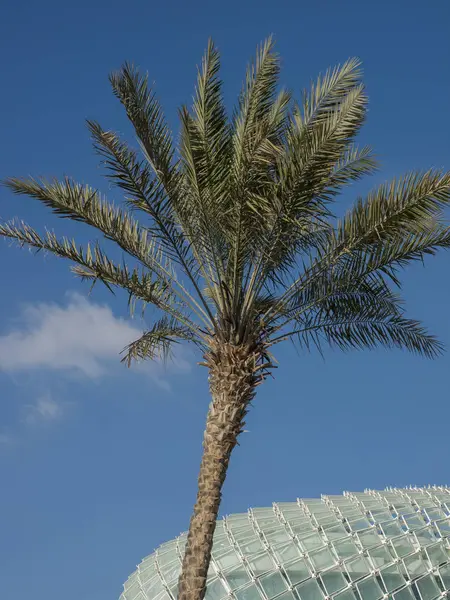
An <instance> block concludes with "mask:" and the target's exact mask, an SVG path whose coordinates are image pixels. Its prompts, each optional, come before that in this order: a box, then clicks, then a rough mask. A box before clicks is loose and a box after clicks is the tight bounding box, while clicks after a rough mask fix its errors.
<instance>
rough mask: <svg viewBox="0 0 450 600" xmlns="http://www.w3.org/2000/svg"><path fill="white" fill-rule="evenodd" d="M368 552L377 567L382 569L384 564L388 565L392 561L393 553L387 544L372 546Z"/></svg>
mask: <svg viewBox="0 0 450 600" xmlns="http://www.w3.org/2000/svg"><path fill="white" fill-rule="evenodd" d="M367 554H368V556H369V558H370V560H371V562H372V564H373V566H374V567H375V569H380V568H381V567H383V566H384V565H388V564H389V563H391V562H392V555H391V553H390V552H389V550H388V549H387V548H386V546H379V547H378V548H372V549H371V550H368V551H367Z"/></svg>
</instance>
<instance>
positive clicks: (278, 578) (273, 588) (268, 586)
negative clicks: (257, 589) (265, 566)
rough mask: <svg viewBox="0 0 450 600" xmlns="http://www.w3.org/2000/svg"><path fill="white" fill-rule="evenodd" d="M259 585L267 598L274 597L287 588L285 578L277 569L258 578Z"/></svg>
mask: <svg viewBox="0 0 450 600" xmlns="http://www.w3.org/2000/svg"><path fill="white" fill-rule="evenodd" d="M259 585H260V586H261V587H262V589H263V590H264V593H265V594H266V596H267V597H268V598H274V597H275V596H278V594H281V592H284V591H285V590H287V589H288V586H287V583H286V580H285V579H284V577H283V576H282V575H281V573H280V572H279V571H275V573H271V574H270V575H263V576H262V577H260V578H259Z"/></svg>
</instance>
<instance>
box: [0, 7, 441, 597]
mask: <svg viewBox="0 0 450 600" xmlns="http://www.w3.org/2000/svg"><path fill="white" fill-rule="evenodd" d="M449 19H450V5H449V3H448V2H446V1H445V0H440V1H439V0H430V1H428V2H426V3H423V2H414V1H413V2H411V1H406V0H396V1H395V2H388V1H387V0H386V1H385V0H381V1H378V2H370V3H369V2H356V1H353V0H350V1H349V0H343V1H341V2H335V1H330V0H323V1H322V2H320V3H319V2H318V3H313V2H309V3H305V2H293V1H292V0H291V1H285V0H279V1H278V2H276V3H273V2H269V1H267V0H260V2H250V1H249V0H240V1H239V2H237V1H236V0H229V1H228V2H227V3H224V4H222V5H219V4H217V3H212V2H206V1H199V0H193V1H191V2H181V1H180V0H172V1H171V2H167V3H164V6H163V3H162V2H153V3H152V2H138V1H136V0H131V1H130V2H128V3H127V4H125V3H123V2H117V1H116V0H112V1H110V2H103V1H97V2H86V1H85V0H80V1H79V2H76V3H61V2H56V1H54V0H42V1H41V2H30V1H22V2H12V1H11V0H9V1H6V3H5V4H4V6H3V10H2V20H1V23H0V44H1V46H2V48H1V56H2V82H3V85H2V93H1V94H0V114H1V117H0V119H1V121H2V123H1V131H2V160H1V165H0V177H2V178H3V177H5V176H10V175H28V174H33V175H41V174H42V175H58V176H62V175H64V174H68V175H71V176H73V177H75V178H76V179H79V180H82V181H86V182H90V183H91V184H92V185H94V186H101V185H103V186H104V187H103V189H104V190H105V191H108V188H107V185H105V184H104V183H103V182H102V179H101V172H100V170H99V168H98V162H97V158H96V157H95V156H94V154H93V151H92V150H91V148H90V144H89V136H88V133H87V130H86V128H85V126H84V120H85V119H86V118H94V119H98V120H99V121H100V123H101V124H102V125H103V126H104V127H106V128H113V129H117V130H119V131H121V132H122V131H123V132H125V133H129V130H128V129H127V127H128V126H127V123H126V120H125V118H124V115H123V114H122V111H121V108H120V106H119V105H118V103H117V101H116V100H115V99H114V98H113V96H112V94H111V92H110V89H109V84H108V80H107V75H108V73H109V72H110V71H111V70H113V69H115V68H117V67H119V66H120V65H121V63H122V62H123V61H124V60H132V61H134V62H135V63H137V64H139V65H140V66H141V67H142V68H144V69H148V70H149V72H150V77H151V79H154V80H155V81H156V82H157V90H158V93H159V96H160V98H161V100H162V102H163V104H164V106H165V108H166V112H167V115H168V118H169V120H170V122H171V123H173V124H174V127H175V126H176V125H175V123H176V121H175V119H176V108H177V106H178V105H179V104H180V103H182V102H188V101H189V100H190V98H191V93H192V89H193V82H194V78H195V65H196V64H198V62H199V61H200V59H201V55H202V52H203V49H204V47H205V45H206V42H207V38H208V36H210V35H212V36H213V37H214V38H215V40H216V42H217V44H218V46H219V48H220V49H221V51H222V55H223V77H224V79H225V81H226V88H225V90H226V98H227V102H228V103H229V104H230V105H231V104H232V102H233V99H234V97H235V95H236V94H237V92H238V90H239V87H240V84H241V81H242V77H243V73H244V69H245V64H246V61H247V60H248V59H249V58H250V57H251V56H252V54H253V52H254V48H255V46H256V44H257V43H258V42H259V41H261V40H262V39H263V38H264V37H265V36H266V35H267V34H269V33H271V32H272V33H274V34H275V36H276V39H277V41H278V49H279V51H280V53H281V54H282V56H283V75H282V79H283V83H285V84H286V85H287V86H288V87H291V88H292V89H293V90H295V91H297V92H299V91H300V90H301V88H302V87H303V86H305V85H307V84H308V82H309V81H310V79H311V78H313V77H315V76H316V75H317V73H318V72H319V71H321V70H322V71H323V70H324V69H326V68H327V67H328V66H330V65H334V64H336V63H338V62H342V61H344V60H345V59H347V58H348V57H349V56H354V55H356V56H359V57H360V58H361V59H362V60H363V62H364V68H365V73H366V76H365V80H366V82H367V86H368V92H369V95H370V113H369V119H368V122H367V125H366V126H365V128H364V130H363V133H362V136H361V139H362V141H363V142H365V143H370V144H372V145H373V146H374V148H375V150H376V151H377V154H378V155H379V158H380V160H381V163H382V170H381V172H380V174H378V175H376V176H375V177H372V178H371V179H369V180H366V181H365V182H364V184H363V185H362V186H360V188H361V189H358V192H359V191H365V190H367V189H369V188H370V187H371V186H373V185H374V184H376V183H377V182H378V181H382V180H384V179H386V178H389V177H391V176H394V175H398V174H400V173H402V172H405V171H407V170H409V169H414V168H428V167H433V166H434V167H446V168H450V148H449V139H450V118H449V114H448V108H449V105H450V103H449V100H450V81H449V78H448V72H449V66H450V60H449V59H450V50H449V46H448V31H447V30H448V22H449ZM355 194H356V191H355V190H352V189H350V190H348V191H347V193H346V195H345V196H344V197H343V198H342V200H341V202H342V204H341V206H346V205H348V203H350V202H351V201H352V200H353V198H354V196H355ZM114 198H115V199H116V200H117V199H118V196H117V194H116V193H115V194H114ZM15 216H18V217H21V218H25V219H26V220H27V221H28V222H30V223H31V224H32V225H34V226H35V227H37V228H41V229H42V228H43V227H44V225H48V226H50V227H53V226H54V227H55V228H56V229H57V231H59V232H61V233H67V234H69V235H71V234H73V233H74V232H79V234H78V238H79V239H80V240H81V241H84V240H87V239H90V238H91V237H93V234H92V232H90V231H88V230H85V229H83V228H79V227H78V226H77V225H74V224H71V223H69V222H66V221H57V220H56V219H55V218H54V217H53V216H52V215H49V214H48V213H47V212H46V211H45V210H44V209H42V208H41V207H40V206H36V205H35V204H34V203H33V202H32V201H29V200H27V199H22V198H13V197H12V196H11V195H10V194H9V193H8V192H7V191H6V190H3V191H1V192H0V218H2V219H9V218H12V217H15ZM449 266H450V257H449V256H448V255H447V256H445V255H441V256H439V257H438V258H437V259H434V260H433V261H429V262H427V265H426V269H423V268H422V267H419V266H416V267H414V268H411V269H408V271H407V272H406V273H405V277H404V281H405V295H406V297H407V300H408V306H409V313H410V315H412V316H415V317H418V318H422V319H424V320H425V321H426V323H427V325H428V326H429V327H430V329H432V330H433V331H434V332H436V333H438V334H439V336H440V338H441V339H442V340H443V341H444V342H445V343H446V344H447V346H450V322H449V316H448V297H449V293H450V282H449V277H448V273H449ZM68 267H69V265H68V264H66V263H64V262H62V261H57V260H56V259H53V258H50V257H47V258H45V257H43V256H38V257H33V256H32V255H31V254H30V253H29V252H28V251H26V250H19V249H17V248H15V247H10V246H9V245H8V244H6V243H0V272H1V273H2V277H1V282H2V289H1V294H0V369H1V371H0V477H1V493H0V515H1V529H0V531H1V535H0V587H1V590H2V592H1V593H2V597H4V598H31V597H33V599H34V600H44V599H45V600H59V599H60V598H64V600H79V599H80V598H81V599H82V600H107V599H108V600H109V599H111V598H117V597H118V596H119V594H120V591H121V584H122V582H123V581H124V580H125V579H126V577H127V575H128V574H129V573H130V572H131V571H132V570H133V568H134V566H135V565H136V563H137V562H139V561H140V559H141V558H142V557H143V556H145V555H146V554H149V553H150V552H151V551H152V550H153V549H154V547H155V546H157V545H158V544H159V543H161V542H163V541H165V540H167V539H170V538H172V537H174V536H175V535H177V534H178V533H179V532H181V531H182V530H184V529H185V528H186V527H187V525H188V519H189V515H190V511H191V507H192V504H193V501H194V495H195V490H196V475H197V469H198V462H199V459H200V453H201V438H202V429H203V424H204V417H205V413H206V409H207V405H208V394H207V385H206V373H205V371H204V370H202V369H200V368H199V367H196V364H195V363H196V360H197V357H196V356H193V355H191V354H189V353H188V352H183V354H182V355H181V356H179V357H178V359H177V361H176V363H174V364H172V365H171V366H170V367H168V369H167V370H166V371H164V370H163V369H162V368H161V367H159V366H157V365H156V366H155V365H153V366H151V365H148V367H145V368H141V369H135V370H131V371H127V370H126V369H125V368H124V367H123V366H122V365H120V364H119V360H118V353H119V351H120V350H121V348H122V347H123V346H124V345H125V343H126V342H127V341H129V340H130V339H132V337H133V336H134V335H135V334H136V333H137V331H138V329H139V323H137V322H136V321H130V320H129V319H128V314H127V309H126V300H125V298H124V297H122V296H118V297H116V298H114V297H112V296H111V295H109V294H108V293H107V292H106V291H104V290H101V289H100V288H98V290H96V291H95V292H94V293H93V295H92V296H91V297H90V298H89V299H87V298H86V294H87V291H88V289H87V288H86V287H83V286H82V285H81V284H80V283H79V282H78V281H76V280H75V279H74V277H73V276H72V275H71V273H70V271H69V268H68ZM277 358H278V359H279V361H280V365H281V367H280V368H279V369H278V371H277V373H276V379H275V380H274V381H269V382H268V383H267V385H266V386H263V387H262V388H260V389H261V391H260V393H259V394H258V397H257V399H256V401H255V403H254V404H255V405H254V409H253V411H252V412H251V414H250V416H249V419H248V429H249V430H250V432H249V433H246V434H245V435H243V436H242V440H241V446H240V447H239V448H238V449H237V450H236V452H235V454H234V456H233V461H232V466H231V469H230V475H229V478H228V480H227V483H226V488H225V496H224V501H223V505H222V511H223V512H225V513H230V512H237V511H244V510H246V509H247V508H248V507H249V506H252V505H253V506H254V505H259V506H264V505H268V504H270V503H271V502H272V501H275V500H279V501H286V500H292V499H295V498H296V497H298V496H303V497H305V496H306V497H307V496H314V495H318V494H320V493H322V492H323V493H338V492H340V491H342V490H345V489H354V490H359V489H363V488H365V487H372V488H377V487H384V486H386V485H398V486H401V485H407V484H424V483H448V482H449V481H450V468H449V463H448V455H449V442H448V427H447V423H448V420H449V417H450V403H449V402H448V397H449V394H448V375H447V373H448V372H449V369H448V367H449V360H450V359H449V355H448V354H447V355H446V356H444V357H443V358H441V359H439V360H437V361H434V362H427V361H425V360H423V359H419V358H415V357H412V356H409V355H407V354H404V353H401V352H384V351H375V352H365V353H349V354H345V355H342V354H339V353H337V352H328V353H326V356H325V361H324V360H322V358H320V357H319V356H316V355H311V356H309V355H306V354H300V355H298V354H296V353H295V352H294V351H293V350H292V348H291V347H290V345H287V346H285V347H283V348H281V347H280V348H279V351H278V353H277Z"/></svg>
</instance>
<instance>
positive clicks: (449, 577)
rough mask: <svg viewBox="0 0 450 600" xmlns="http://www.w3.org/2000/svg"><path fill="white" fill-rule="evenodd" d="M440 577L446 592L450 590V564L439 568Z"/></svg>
mask: <svg viewBox="0 0 450 600" xmlns="http://www.w3.org/2000/svg"><path fill="white" fill-rule="evenodd" d="M439 576H440V578H441V581H442V585H443V586H444V589H445V590H450V564H448V565H443V566H442V567H440V568H439Z"/></svg>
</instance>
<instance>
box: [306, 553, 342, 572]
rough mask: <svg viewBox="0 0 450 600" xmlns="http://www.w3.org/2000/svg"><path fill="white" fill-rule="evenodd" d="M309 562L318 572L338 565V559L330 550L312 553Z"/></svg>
mask: <svg viewBox="0 0 450 600" xmlns="http://www.w3.org/2000/svg"><path fill="white" fill-rule="evenodd" d="M309 560H310V561H311V562H312V564H313V566H314V568H315V570H316V571H323V570H324V569H328V568H330V567H332V566H333V565H335V564H336V558H335V556H334V555H333V554H332V553H331V552H330V550H328V548H323V549H321V550H316V551H315V552H311V554H310V555H309Z"/></svg>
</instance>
